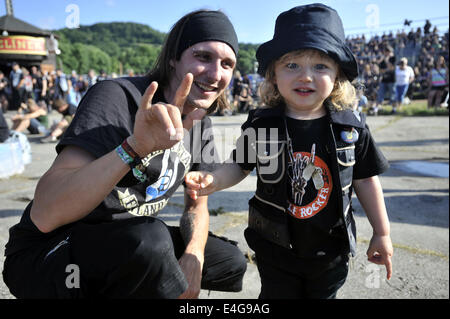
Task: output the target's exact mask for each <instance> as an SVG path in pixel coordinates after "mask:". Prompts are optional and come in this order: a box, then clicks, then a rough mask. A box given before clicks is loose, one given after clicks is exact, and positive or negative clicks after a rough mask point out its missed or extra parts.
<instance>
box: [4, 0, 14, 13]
mask: <svg viewBox="0 0 450 319" xmlns="http://www.w3.org/2000/svg"><path fill="white" fill-rule="evenodd" d="M5 4H6V14H7V15H9V16H14V9H13V5H12V0H5Z"/></svg>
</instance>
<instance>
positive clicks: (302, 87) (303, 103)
mask: <svg viewBox="0 0 450 319" xmlns="http://www.w3.org/2000/svg"><path fill="white" fill-rule="evenodd" d="M338 70H339V66H338V65H337V64H336V62H334V60H333V59H331V58H330V57H328V56H327V55H325V54H322V53H320V52H319V51H316V50H302V51H297V52H292V53H288V54H286V55H284V56H283V57H281V58H280V59H279V60H278V61H277V62H276V63H275V79H274V84H276V85H277V87H278V91H279V92H280V94H281V96H282V97H283V99H284V101H285V102H286V106H287V107H288V111H291V112H294V113H296V114H299V115H301V114H305V115H308V116H311V115H322V114H323V112H324V111H325V108H324V106H323V102H324V101H325V99H326V98H328V97H329V96H330V94H331V92H332V91H333V88H334V83H335V81H336V77H337V75H338Z"/></svg>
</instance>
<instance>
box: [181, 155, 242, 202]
mask: <svg viewBox="0 0 450 319" xmlns="http://www.w3.org/2000/svg"><path fill="white" fill-rule="evenodd" d="M249 173H250V171H245V170H242V169H241V167H240V166H239V165H238V164H236V163H234V162H232V163H223V164H222V165H221V166H220V168H218V169H217V170H215V171H214V172H204V171H194V172H189V173H188V174H187V175H186V177H185V182H186V186H187V190H186V192H187V193H188V194H189V196H190V197H191V198H192V199H194V200H196V199H197V197H198V196H205V195H209V194H212V193H214V192H217V191H220V190H222V189H225V188H228V187H231V186H233V185H236V184H237V183H239V182H240V181H242V180H243V179H244V178H245V177H247V175H248V174H249Z"/></svg>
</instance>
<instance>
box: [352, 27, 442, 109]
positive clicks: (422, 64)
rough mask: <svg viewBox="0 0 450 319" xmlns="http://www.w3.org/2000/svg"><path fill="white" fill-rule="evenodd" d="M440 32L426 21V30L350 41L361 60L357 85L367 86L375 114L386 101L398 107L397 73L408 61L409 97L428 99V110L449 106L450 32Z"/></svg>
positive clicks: (369, 104)
mask: <svg viewBox="0 0 450 319" xmlns="http://www.w3.org/2000/svg"><path fill="white" fill-rule="evenodd" d="M438 31H439V30H438V28H437V27H436V26H435V27H432V25H431V23H430V22H429V21H428V20H427V22H426V24H425V25H424V27H423V29H422V28H420V27H419V28H417V29H416V30H413V29H412V28H411V30H410V31H409V32H405V31H404V30H399V31H397V33H396V34H395V35H394V33H392V32H390V33H387V34H383V35H382V36H379V35H376V36H373V37H372V38H370V39H369V40H367V39H366V38H365V36H364V35H362V36H354V37H349V38H347V45H348V46H349V47H350V48H351V50H352V51H353V52H354V54H355V56H356V58H357V60H358V64H359V70H360V72H359V77H358V79H357V82H358V83H359V84H362V85H363V86H364V95H365V96H366V97H367V101H368V105H367V107H368V109H369V110H372V111H373V112H374V113H376V111H377V108H378V107H380V106H382V103H383V101H386V102H387V103H390V104H392V105H393V106H396V104H398V101H396V92H395V90H396V89H395V87H396V85H395V83H396V77H395V74H396V70H398V68H399V67H400V64H402V63H404V62H405V61H406V62H407V65H408V66H409V67H410V68H411V69H412V70H413V74H412V77H411V78H412V80H411V82H410V83H409V85H408V87H407V88H406V89H407V90H406V97H407V98H408V99H409V100H412V99H420V98H421V99H427V100H428V107H436V106H441V104H442V105H443V106H446V103H447V101H446V100H445V98H446V95H447V94H448V76H449V74H448V55H449V39H448V30H447V32H446V33H445V34H443V35H442V34H439V32H438ZM405 59H406V60H405ZM408 69H409V68H408ZM403 85H404V83H403ZM408 99H407V100H406V101H408ZM447 99H448V97H447Z"/></svg>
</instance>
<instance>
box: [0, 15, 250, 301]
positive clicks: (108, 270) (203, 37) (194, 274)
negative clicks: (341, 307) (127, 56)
mask: <svg viewBox="0 0 450 319" xmlns="http://www.w3.org/2000/svg"><path fill="white" fill-rule="evenodd" d="M237 51H238V41H237V37H236V34H235V31H234V28H233V26H232V25H231V22H230V21H229V20H228V18H227V17H226V16H225V15H224V14H223V13H221V12H219V11H196V12H193V13H190V14H188V15H186V16H185V17H183V18H182V19H181V20H179V21H178V22H177V23H176V24H175V25H174V27H173V28H172V30H171V32H170V33H169V35H168V37H167V40H166V43H165V44H164V46H163V48H162V51H161V55H160V57H159V59H158V62H157V65H156V67H155V68H154V69H153V71H151V72H150V73H149V75H147V76H145V77H135V78H129V79H128V80H125V82H124V80H122V81H121V82H119V81H111V80H110V81H108V80H106V81H101V82H99V83H98V84H96V85H95V86H93V87H92V88H91V89H90V90H89V91H88V92H87V93H86V95H85V97H84V98H83V101H81V103H80V105H79V107H78V110H77V114H76V116H75V117H74V119H73V121H72V123H71V125H70V127H69V128H68V129H67V131H66V132H65V134H64V136H63V138H62V139H61V141H60V143H59V144H58V145H57V147H56V149H57V151H58V153H59V154H58V157H57V158H56V160H55V162H54V163H53V165H52V167H51V168H50V169H49V171H48V172H47V173H46V174H45V175H44V176H43V177H42V179H41V180H40V181H39V184H38V187H37V189H36V193H35V194H36V195H35V199H34V201H33V202H32V203H30V205H29V206H28V208H27V209H26V210H25V212H24V215H23V217H22V219H21V222H20V223H19V224H18V225H16V226H14V227H13V228H12V229H11V230H10V240H9V242H8V244H7V247H6V251H5V254H6V260H5V266H4V274H3V276H4V281H5V283H6V284H7V285H8V287H9V288H10V291H11V292H12V293H13V295H15V296H17V297H27V298H32V297H40V298H42V297H62V298H74V297H91V298H92V297H103V298H104V297H115V298H196V297H198V295H199V292H200V288H204V289H213V290H222V291H239V290H241V288H242V277H243V274H244V272H245V270H246V262H245V258H244V256H243V254H242V253H241V252H240V250H239V249H238V248H237V247H236V246H235V245H234V244H233V243H231V242H230V241H227V240H225V239H221V238H218V237H216V236H213V235H208V223H209V215H208V209H207V197H201V198H199V199H198V200H191V199H190V198H189V196H187V195H186V194H185V209H184V213H183V216H182V218H181V220H180V227H179V228H178V227H168V226H167V225H165V224H164V223H163V222H162V221H161V220H159V219H156V218H154V217H151V216H152V215H155V214H156V213H157V211H158V210H160V209H161V208H162V207H164V206H165V204H166V203H167V201H168V199H169V198H170V197H171V196H172V195H173V194H174V192H175V191H176V189H177V188H178V186H179V185H181V183H182V181H183V179H184V175H185V174H186V173H187V171H188V170H196V169H198V170H200V169H205V168H206V169H207V164H206V163H204V161H202V160H201V159H202V156H201V153H203V151H204V150H205V149H207V150H213V149H214V140H213V137H212V136H211V137H209V138H206V139H205V138H202V141H196V142H197V143H200V147H196V145H194V147H189V145H188V144H189V143H188V142H189V141H187V140H189V139H191V140H192V139H193V138H192V135H193V134H189V135H187V136H186V137H187V138H183V132H185V130H189V129H191V128H192V127H193V125H194V124H195V125H196V126H195V127H194V128H193V129H197V128H201V129H202V130H203V131H205V130H207V129H208V128H210V126H211V121H210V119H209V118H207V117H204V116H205V113H206V112H207V110H208V111H209V112H212V111H214V109H215V108H216V107H220V105H221V104H222V102H223V101H224V100H225V97H224V91H225V88H226V87H227V86H228V84H229V82H230V80H231V76H232V73H233V69H234V67H235V65H236V55H237ZM126 83H128V84H132V86H133V87H131V88H130V90H128V91H125V90H124V89H123V88H124V87H125V86H127V85H128V84H126ZM133 88H134V90H133ZM136 90H137V91H138V92H139V96H140V94H143V95H142V99H140V102H139V105H136V104H137V103H135V102H134V100H135V99H134V96H135V94H134V93H133V92H135V91H136ZM199 120H201V121H200V122H199ZM202 133H203V132H202ZM200 136H202V137H203V136H204V134H201V135H200ZM182 139H183V140H182ZM186 148H188V149H189V151H188V150H187V149H186ZM195 149H197V151H195ZM67 267H69V268H67ZM67 269H68V270H67ZM66 271H69V273H67V272H66ZM72 271H73V274H72V275H73V277H69V278H68V275H71V272H72ZM72 279H73V280H72Z"/></svg>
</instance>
